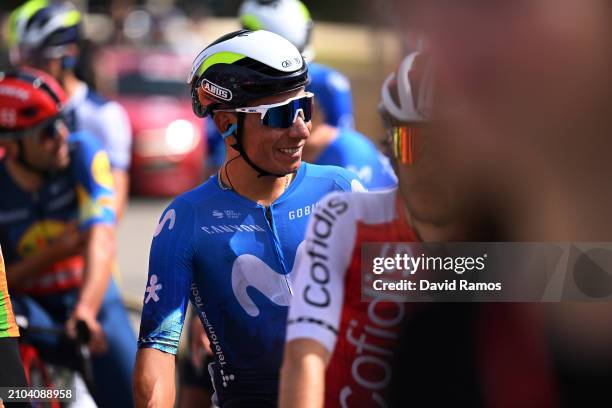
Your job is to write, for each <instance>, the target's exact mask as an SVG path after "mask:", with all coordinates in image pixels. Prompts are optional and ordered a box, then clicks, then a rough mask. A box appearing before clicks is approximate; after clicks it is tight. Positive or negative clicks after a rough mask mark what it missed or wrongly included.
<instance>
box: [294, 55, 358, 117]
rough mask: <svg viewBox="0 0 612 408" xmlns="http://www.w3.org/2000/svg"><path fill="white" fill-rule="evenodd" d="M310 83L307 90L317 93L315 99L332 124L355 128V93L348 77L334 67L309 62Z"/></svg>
mask: <svg viewBox="0 0 612 408" xmlns="http://www.w3.org/2000/svg"><path fill="white" fill-rule="evenodd" d="M308 78H309V79H310V83H309V84H308V86H307V87H306V90H307V91H309V92H312V93H314V94H315V101H316V103H317V105H318V106H319V108H320V109H321V110H322V111H323V114H324V115H325V123H327V124H328V125H331V126H335V127H339V128H343V127H348V128H353V126H354V123H355V120H354V118H353V95H352V93H351V84H350V82H349V80H348V78H347V77H345V76H344V75H343V74H341V73H340V72H338V71H336V70H335V69H333V68H330V67H327V66H325V65H321V64H317V63H316V62H313V63H310V64H308Z"/></svg>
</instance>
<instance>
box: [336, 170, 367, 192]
mask: <svg viewBox="0 0 612 408" xmlns="http://www.w3.org/2000/svg"><path fill="white" fill-rule="evenodd" d="M334 184H335V186H336V189H337V190H339V191H355V192H363V191H367V189H366V188H365V187H364V186H363V183H362V182H361V180H360V179H359V177H358V176H357V175H356V174H355V173H353V172H352V171H349V170H346V169H342V168H341V169H339V172H338V174H337V175H336V177H335V178H334Z"/></svg>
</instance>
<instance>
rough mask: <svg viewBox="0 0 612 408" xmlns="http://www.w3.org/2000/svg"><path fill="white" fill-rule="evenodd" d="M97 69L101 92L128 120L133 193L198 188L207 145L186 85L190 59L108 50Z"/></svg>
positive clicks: (170, 193)
mask: <svg viewBox="0 0 612 408" xmlns="http://www.w3.org/2000/svg"><path fill="white" fill-rule="evenodd" d="M94 66H96V67H98V71H97V72H96V76H97V81H98V87H99V88H100V90H101V92H102V93H103V94H105V95H108V96H109V97H111V98H113V99H114V100H116V101H118V102H119V103H121V104H122V105H123V106H124V107H125V109H126V110H127V113H128V116H129V118H130V123H131V125H132V131H133V135H134V136H133V144H132V165H131V169H130V179H131V190H132V192H133V193H135V194H142V195H152V196H174V195H177V194H180V193H182V192H184V191H186V190H189V189H191V188H193V187H195V186H197V185H198V184H200V183H201V182H202V181H203V177H204V169H205V161H206V155H207V146H206V138H205V137H203V135H204V129H203V123H202V122H203V121H202V120H200V119H198V118H197V117H196V116H195V115H194V114H193V112H192V110H191V97H190V94H189V88H188V86H187V84H186V83H185V81H186V78H187V74H188V73H189V69H190V68H191V56H186V55H178V54H175V53H173V52H171V51H166V50H158V49H133V48H107V49H104V50H102V51H101V52H100V53H98V55H97V63H96V64H95V65H94Z"/></svg>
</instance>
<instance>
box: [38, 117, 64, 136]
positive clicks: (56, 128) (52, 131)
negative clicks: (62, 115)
mask: <svg viewBox="0 0 612 408" xmlns="http://www.w3.org/2000/svg"><path fill="white" fill-rule="evenodd" d="M65 126H66V125H65V123H64V121H63V120H62V119H59V118H58V119H55V120H53V121H51V122H50V123H49V124H47V125H46V126H45V127H44V128H42V129H41V132H40V140H41V141H46V140H55V139H57V138H58V137H59V136H60V133H61V132H62V130H63V129H64V128H65Z"/></svg>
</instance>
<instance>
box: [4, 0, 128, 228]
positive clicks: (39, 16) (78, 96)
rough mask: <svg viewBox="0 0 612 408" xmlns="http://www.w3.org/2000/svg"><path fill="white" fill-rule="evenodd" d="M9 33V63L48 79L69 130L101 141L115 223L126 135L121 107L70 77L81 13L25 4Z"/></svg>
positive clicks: (66, 6) (123, 194)
mask: <svg viewBox="0 0 612 408" xmlns="http://www.w3.org/2000/svg"><path fill="white" fill-rule="evenodd" d="M9 31H10V32H12V35H11V37H13V38H14V41H15V46H14V47H13V49H12V50H11V56H12V59H13V63H14V64H15V65H16V66H19V65H28V66H32V67H35V68H38V69H40V70H43V71H45V72H47V73H49V74H51V75H52V76H53V77H54V78H55V79H56V80H57V81H58V82H59V83H60V84H61V85H62V87H63V88H64V90H65V92H66V93H67V94H68V97H69V100H68V103H67V106H66V114H65V115H66V120H67V123H68V125H69V128H70V129H71V130H72V131H75V130H85V131H87V132H89V133H91V134H93V135H94V136H96V137H97V138H98V139H99V140H100V141H101V143H102V145H103V147H104V149H105V150H106V152H107V154H108V157H109V159H110V164H111V170H112V174H113V179H114V183H115V192H116V200H115V203H114V204H113V205H114V207H115V213H116V214H117V219H118V220H119V219H120V218H121V216H122V214H123V211H124V210H125V206H126V204H127V198H128V190H129V176H128V167H129V164H130V159H131V151H130V149H131V141H132V131H131V128H130V123H129V120H128V116H127V113H126V112H125V110H124V109H123V107H122V106H121V105H119V104H118V103H116V102H113V101H108V100H106V99H104V98H102V97H100V96H99V95H98V94H96V93H95V92H94V91H93V90H92V89H90V88H89V87H88V85H87V84H86V83H85V82H83V81H81V80H80V79H79V78H77V76H76V74H75V67H76V65H77V62H78V58H79V52H80V42H81V40H82V16H81V13H80V12H79V11H78V10H77V9H76V8H75V7H74V6H72V5H71V4H70V3H66V2H63V3H59V4H51V3H49V2H47V1H43V0H31V1H30V2H28V3H26V4H25V5H23V6H21V7H20V8H18V9H16V10H15V11H14V12H13V14H12V15H11V17H10V21H9Z"/></svg>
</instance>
